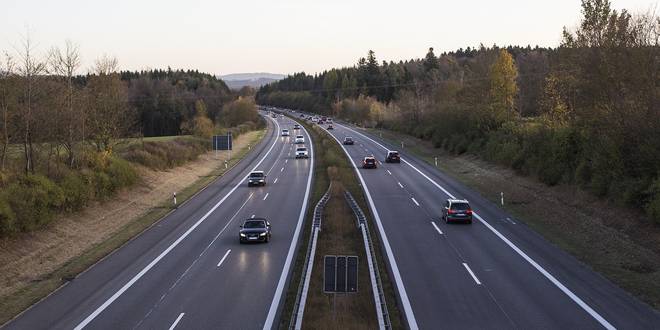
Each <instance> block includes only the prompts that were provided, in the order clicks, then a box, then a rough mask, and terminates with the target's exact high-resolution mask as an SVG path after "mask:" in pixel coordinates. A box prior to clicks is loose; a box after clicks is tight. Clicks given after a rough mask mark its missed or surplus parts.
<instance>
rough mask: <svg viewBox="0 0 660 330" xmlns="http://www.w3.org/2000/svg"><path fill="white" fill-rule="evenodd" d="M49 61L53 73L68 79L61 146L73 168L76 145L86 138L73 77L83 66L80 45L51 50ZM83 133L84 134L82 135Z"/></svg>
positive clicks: (83, 118)
mask: <svg viewBox="0 0 660 330" xmlns="http://www.w3.org/2000/svg"><path fill="white" fill-rule="evenodd" d="M49 59H50V69H51V71H52V72H53V73H55V74H56V75H58V76H61V77H64V78H65V79H66V85H67V88H66V108H65V109H64V110H65V111H63V116H62V117H63V119H64V121H65V126H66V135H65V137H64V139H62V141H61V144H62V145H63V146H64V148H65V149H66V151H67V154H68V157H67V163H68V165H69V167H73V165H74V162H75V149H76V145H77V143H78V141H79V140H81V139H83V138H84V137H82V136H81V135H82V134H84V131H83V130H84V123H85V112H84V107H82V106H78V107H77V109H76V106H75V103H76V101H75V100H74V99H75V98H76V91H75V89H74V86H73V77H74V75H75V74H76V72H77V71H78V69H80V65H81V59H80V51H79V48H78V45H76V44H74V43H72V42H71V41H70V40H67V41H66V43H65V46H64V50H61V49H59V48H57V47H54V48H53V49H51V51H50V53H49ZM78 125H80V126H79V128H80V131H78V130H76V128H78ZM81 131H83V132H82V133H81Z"/></svg>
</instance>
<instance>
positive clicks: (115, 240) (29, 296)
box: [0, 130, 266, 324]
mask: <svg viewBox="0 0 660 330" xmlns="http://www.w3.org/2000/svg"><path fill="white" fill-rule="evenodd" d="M265 132H266V131H265V130H261V131H259V132H256V134H253V135H252V137H251V138H250V142H249V144H250V145H253V146H254V145H255V144H256V143H258V142H259V141H260V140H261V139H262V138H263V136H264V135H265ZM170 139H171V138H170ZM248 152H249V150H248V147H247V146H244V147H243V148H241V149H240V150H237V151H236V152H235V153H233V154H232V159H231V160H230V162H229V167H228V169H231V168H232V167H233V166H234V165H235V164H237V163H238V162H239V161H240V160H241V159H243V157H244V156H245V155H246V154H247V153H248ZM226 171H227V170H226V169H225V168H224V165H223V166H219V167H218V168H216V169H215V170H214V171H213V172H211V173H209V174H208V175H206V176H202V177H200V178H199V179H198V180H196V181H195V182H193V183H192V184H190V185H188V186H187V187H186V188H185V189H183V190H182V191H179V192H177V199H178V200H179V201H180V204H179V206H180V205H181V203H184V202H185V201H187V200H188V199H189V198H190V197H192V196H193V195H195V194H196V193H197V192H198V191H200V190H201V189H203V188H204V187H206V186H207V185H208V184H210V183H211V182H213V181H214V180H216V179H217V178H218V177H219V176H221V175H223V174H224V173H225V172H226ZM172 210H173V206H172V203H171V201H170V200H169V199H167V200H163V201H162V202H161V203H160V204H159V205H156V206H154V207H152V208H150V209H149V210H148V211H147V212H146V213H145V214H144V215H142V216H140V217H139V218H137V219H135V220H133V221H130V222H129V223H127V224H126V225H125V226H124V227H122V228H120V229H119V230H118V231H116V232H114V233H112V234H111V235H110V236H109V238H108V239H105V240H103V241H102V242H100V243H98V244H95V245H93V246H90V247H89V248H88V249H86V250H85V251H84V252H83V253H82V254H80V255H79V256H77V257H75V258H72V259H70V260H69V261H67V262H66V263H64V264H63V265H62V266H61V267H58V268H57V269H56V270H54V271H52V272H50V273H48V274H43V275H42V276H40V277H39V280H38V281H34V282H32V283H30V284H29V285H27V286H25V287H23V288H21V289H20V290H18V291H15V292H13V293H11V294H9V295H6V296H2V297H0V324H3V323H4V322H7V321H8V320H10V319H11V318H13V317H14V316H15V315H17V314H18V313H20V312H21V311H23V310H25V309H26V308H28V307H29V306H30V305H32V304H34V303H36V302H38V301H39V300H40V299H42V298H43V297H45V296H47V295H48V294H50V293H51V292H53V291H54V290H56V289H57V288H58V287H60V286H61V285H62V284H64V283H66V282H67V281H69V280H70V279H72V278H75V277H76V276H77V275H78V274H79V273H81V272H82V271H84V270H85V269H87V268H88V267H90V266H91V265H93V264H94V263H96V262H97V261H98V260H100V259H102V258H103V257H105V256H106V255H108V254H109V253H111V252H112V251H114V250H116V249H117V248H119V247H121V246H122V245H123V244H125V243H126V242H128V241H129V240H130V239H132V238H133V237H135V236H137V235H138V234H139V233H141V232H142V231H144V230H146V229H147V228H149V227H150V226H151V225H153V224H154V223H156V222H157V221H158V220H160V219H162V218H163V217H164V216H165V215H167V214H168V213H170V212H171V211H172Z"/></svg>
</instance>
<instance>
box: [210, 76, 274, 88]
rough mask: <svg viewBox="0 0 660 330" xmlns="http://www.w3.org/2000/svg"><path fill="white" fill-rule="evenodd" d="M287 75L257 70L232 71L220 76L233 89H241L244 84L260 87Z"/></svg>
mask: <svg viewBox="0 0 660 330" xmlns="http://www.w3.org/2000/svg"><path fill="white" fill-rule="evenodd" d="M285 77H286V75H283V74H277V73H267V72H257V73H232V74H226V75H221V76H218V78H220V79H222V80H223V81H224V82H225V83H226V84H227V86H229V88H231V89H240V88H241V87H243V86H251V87H254V88H259V87H261V86H263V85H266V84H269V83H271V82H273V81H278V80H280V79H284V78H285Z"/></svg>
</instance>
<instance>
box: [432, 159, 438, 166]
mask: <svg viewBox="0 0 660 330" xmlns="http://www.w3.org/2000/svg"><path fill="white" fill-rule="evenodd" d="M433 158H434V159H435V167H438V157H433Z"/></svg>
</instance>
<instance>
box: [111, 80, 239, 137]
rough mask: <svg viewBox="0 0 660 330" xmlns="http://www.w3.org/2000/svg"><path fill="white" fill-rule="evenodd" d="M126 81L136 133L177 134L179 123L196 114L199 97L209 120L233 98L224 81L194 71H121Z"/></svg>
mask: <svg viewBox="0 0 660 330" xmlns="http://www.w3.org/2000/svg"><path fill="white" fill-rule="evenodd" d="M119 75H120V77H121V80H122V81H125V82H127V83H128V86H127V88H128V101H129V104H130V105H131V106H132V107H133V108H134V109H135V112H136V114H137V116H138V121H139V124H140V125H139V127H138V128H139V130H140V133H141V134H142V135H144V136H166V135H179V134H181V125H182V124H183V123H184V122H185V121H186V120H189V119H190V118H193V117H194V116H195V115H196V109H195V103H196V102H198V101H201V102H203V103H204V106H205V107H206V111H207V116H208V117H209V119H212V120H213V121H215V120H216V118H218V116H220V114H221V110H222V106H223V105H225V104H226V103H228V102H230V101H231V100H233V99H234V95H233V94H232V92H231V91H230V90H229V88H228V87H227V85H226V84H225V83H224V82H223V81H222V80H220V79H217V78H216V77H215V76H213V75H210V74H206V73H200V72H198V71H190V70H189V71H183V70H176V71H173V70H172V69H170V68H168V69H167V70H150V71H140V72H128V71H122V72H120V73H119Z"/></svg>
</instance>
